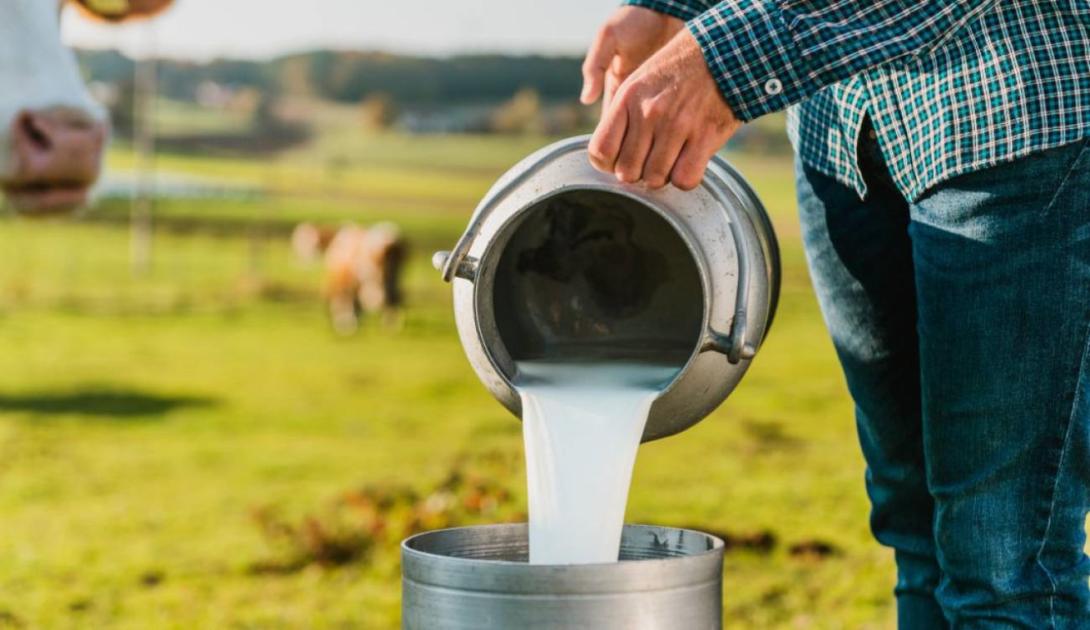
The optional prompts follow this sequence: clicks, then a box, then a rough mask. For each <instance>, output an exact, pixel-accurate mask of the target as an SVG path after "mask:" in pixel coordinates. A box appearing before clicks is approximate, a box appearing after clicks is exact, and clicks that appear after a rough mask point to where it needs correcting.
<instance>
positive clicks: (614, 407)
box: [516, 361, 679, 564]
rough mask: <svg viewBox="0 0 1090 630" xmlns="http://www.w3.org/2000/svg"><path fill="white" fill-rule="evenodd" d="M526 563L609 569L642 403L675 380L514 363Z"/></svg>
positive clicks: (646, 368) (652, 368) (668, 374)
mask: <svg viewBox="0 0 1090 630" xmlns="http://www.w3.org/2000/svg"><path fill="white" fill-rule="evenodd" d="M518 369H519V381H518V383H516V385H517V386H518V390H519V393H520V395H521V397H522V421H523V428H522V435H523V441H524V443H525V448H526V477H527V486H528V494H529V512H530V514H529V516H530V563H531V564H590V563H601V562H616V561H617V558H618V553H619V551H620V546H621V530H622V528H623V526H624V512H625V505H626V504H627V502H628V488H629V484H630V482H631V480H632V467H633V464H635V461H636V451H637V449H638V448H639V445H640V437H641V436H642V435H643V429H644V425H645V424H646V423H647V415H648V412H649V410H650V408H651V403H653V402H654V401H655V398H657V397H658V395H659V394H660V393H661V392H662V390H663V389H664V388H665V387H667V386H668V385H669V383H670V381H671V380H673V378H674V377H675V376H676V374H677V373H678V371H679V368H678V367H677V366H666V365H659V364H649V363H624V362H608V363H597V362H593V363H570V362H556V361H525V362H519V363H518Z"/></svg>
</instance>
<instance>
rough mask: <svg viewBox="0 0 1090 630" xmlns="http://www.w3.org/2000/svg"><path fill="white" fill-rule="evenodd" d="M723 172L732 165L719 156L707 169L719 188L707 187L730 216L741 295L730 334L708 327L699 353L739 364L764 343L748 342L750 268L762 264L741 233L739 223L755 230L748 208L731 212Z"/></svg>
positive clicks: (727, 187)
mask: <svg viewBox="0 0 1090 630" xmlns="http://www.w3.org/2000/svg"><path fill="white" fill-rule="evenodd" d="M720 169H730V166H729V165H728V164H726V163H725V162H723V161H722V159H721V158H719V157H718V156H716V157H715V158H714V160H713V162H712V164H710V165H709V166H708V170H707V171H706V173H705V177H706V178H709V179H715V180H717V181H716V183H717V185H715V186H705V188H706V189H707V190H708V191H709V192H710V193H711V194H712V195H713V196H714V197H715V199H716V201H718V202H719V205H721V206H722V207H723V211H724V212H726V213H727V215H728V220H729V221H730V232H731V237H732V239H733V240H734V246H735V250H736V251H737V252H738V292H737V296H736V297H735V301H734V316H733V317H732V318H731V321H730V322H729V325H728V331H727V332H721V331H719V330H716V329H715V328H714V327H713V326H709V329H708V332H707V333H706V338H705V341H704V343H703V344H702V345H701V348H700V351H701V352H707V351H709V350H710V351H713V352H719V353H721V354H724V355H726V357H727V361H729V362H731V363H739V362H741V361H742V360H749V359H752V358H753V357H754V356H755V355H756V354H757V347H758V345H760V343H761V340H760V339H758V340H750V339H749V325H748V324H749V322H748V317H747V309H748V306H749V285H750V273H749V267H750V265H754V264H756V265H757V266H760V264H759V261H757V260H755V257H754V255H753V252H752V251H751V250H752V244H751V243H750V242H749V241H747V240H746V238H745V235H744V234H743V231H742V226H741V225H740V224H739V222H740V221H747V222H750V227H751V228H752V229H755V228H754V226H753V225H752V222H751V221H750V217H749V216H748V214H747V213H746V211H745V209H741V210H740V211H738V212H731V211H730V209H731V208H733V207H735V205H732V204H731V202H730V200H729V199H727V198H726V196H725V195H724V194H723V191H724V190H728V189H730V186H729V182H728V181H727V178H726V177H724V176H723V174H722V173H721V171H720ZM730 170H733V169H730ZM728 172H729V171H728Z"/></svg>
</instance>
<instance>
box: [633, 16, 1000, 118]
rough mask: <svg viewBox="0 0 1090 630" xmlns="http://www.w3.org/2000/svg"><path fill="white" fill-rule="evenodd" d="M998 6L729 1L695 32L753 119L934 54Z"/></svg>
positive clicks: (738, 107)
mask: <svg viewBox="0 0 1090 630" xmlns="http://www.w3.org/2000/svg"><path fill="white" fill-rule="evenodd" d="M639 1H640V2H651V1H652V0H639ZM997 1H998V0H724V1H723V2H719V3H718V4H716V5H715V6H713V7H711V8H709V9H708V10H706V11H705V12H703V13H701V14H700V15H698V16H696V17H694V18H690V19H689V24H688V26H689V30H690V32H691V33H692V34H693V36H694V37H695V38H696V40H697V42H698V43H699V44H700V47H701V49H702V51H703V53H704V58H705V61H707V63H708V67H709V69H710V70H711V72H712V75H713V76H714V77H715V79H716V82H717V84H718V86H719V89H720V91H721V92H722V94H723V97H724V98H725V99H726V101H727V104H728V105H730V107H731V109H733V110H734V112H735V113H736V114H737V115H738V117H739V118H741V119H742V120H752V119H754V118H757V117H759V116H761V115H763V114H767V113H769V112H773V111H777V110H780V109H783V108H785V107H787V106H788V105H791V104H793V103H796V102H798V101H801V100H803V99H805V98H807V97H808V96H810V95H812V94H814V93H815V92H817V91H818V90H820V89H821V88H823V87H825V86H827V85H830V84H832V83H836V82H838V81H841V80H843V79H846V78H848V77H851V76H853V75H855V74H857V73H859V72H862V71H864V70H867V69H869V68H872V67H875V66H880V65H883V64H887V63H889V62H891V61H894V60H896V59H899V58H901V57H904V56H908V55H915V54H923V53H925V52H927V51H929V50H932V49H933V48H934V47H936V46H938V45H940V44H941V43H942V42H943V41H945V40H946V38H947V37H949V36H951V35H953V34H955V33H956V32H957V31H958V30H959V29H961V28H962V27H963V26H965V25H966V24H967V23H969V22H970V21H972V20H974V19H976V18H978V17H979V16H980V15H981V14H982V13H983V12H984V11H986V10H987V9H989V8H990V7H992V6H993V5H994V4H995V3H996V2H997ZM659 4H662V0H660V1H659ZM672 4H685V5H686V6H695V5H696V4H698V2H697V0H684V2H682V1H680V0H672Z"/></svg>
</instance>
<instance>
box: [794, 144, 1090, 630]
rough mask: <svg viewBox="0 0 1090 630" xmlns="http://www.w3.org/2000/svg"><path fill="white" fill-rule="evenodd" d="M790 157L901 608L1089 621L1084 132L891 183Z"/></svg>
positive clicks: (1003, 618) (904, 613)
mask: <svg viewBox="0 0 1090 630" xmlns="http://www.w3.org/2000/svg"><path fill="white" fill-rule="evenodd" d="M860 160H861V163H862V164H863V165H864V170H865V172H866V175H867V180H868V188H869V193H868V196H867V199H866V200H860V199H859V197H858V196H857V194H856V193H855V192H854V191H853V190H851V189H850V188H848V187H846V186H844V185H842V184H840V183H838V182H836V181H835V180H833V179H832V178H829V177H827V176H825V175H823V174H821V173H818V172H816V171H814V170H812V169H810V168H808V167H806V166H804V165H801V164H800V165H799V166H798V192H799V205H800V214H801V218H802V227H803V239H804V242H805V245H806V252H807V258H808V261H809V264H810V270H811V275H812V277H813V282H814V287H815V289H816V291H817V294H818V298H819V300H820V303H821V307H822V312H823V314H824V316H825V321H826V324H827V325H828V328H829V331H830V333H831V335H832V338H833V342H834V345H835V347H836V350H837V353H838V355H839V358H840V362H841V364H842V366H843V369H844V373H845V376H846V380H847V384H848V388H849V390H850V392H851V395H852V397H853V399H854V401H855V405H856V420H857V424H858V430H859V438H860V442H861V443H862V447H863V453H864V456H865V458H866V461H867V477H866V485H867V491H868V494H869V496H870V499H871V503H872V508H873V509H872V513H871V528H872V530H873V531H874V534H875V537H876V538H877V539H878V541H879V542H881V543H882V544H884V545H887V546H889V547H892V548H893V549H894V550H895V554H896V560H897V569H898V580H897V588H896V591H895V592H896V595H897V612H898V619H899V625H900V627H901V628H904V629H908V630H915V629H927V630H931V629H942V628H957V629H962V628H965V629H970V628H971V629H991V628H1031V629H1033V630H1038V629H1043V628H1064V629H1067V628H1090V588H1088V585H1087V584H1088V576H1090V559H1088V558H1087V556H1086V555H1085V553H1084V551H1083V548H1084V545H1085V542H1086V533H1085V532H1086V529H1085V526H1086V516H1087V511H1088V509H1090V369H1088V368H1090V356H1088V352H1087V344H1088V341H1090V141H1083V142H1079V143H1076V144H1072V145H1067V146H1064V147H1060V148H1057V149H1052V150H1048V151H1043V152H1040V153H1037V154H1035V155H1031V156H1029V157H1025V158H1022V159H1019V160H1016V161H1014V162H1011V163H1006V164H1002V165H999V166H995V167H992V168H988V169H985V170H982V171H979V172H975V173H971V174H968V175H963V176H960V177H957V178H955V179H953V180H951V181H949V182H947V183H945V184H942V185H940V186H938V187H936V188H935V189H933V190H932V191H930V192H928V193H927V194H926V195H924V196H923V198H921V199H919V200H917V201H916V202H914V203H909V202H907V201H906V200H905V199H904V198H903V197H902V196H901V195H900V194H899V193H898V192H897V191H896V189H895V188H894V187H893V185H892V183H891V182H890V180H889V177H888V173H887V171H886V168H885V163H884V162H883V160H882V156H881V153H880V150H879V149H878V147H877V145H876V144H875V143H874V141H873V140H870V139H869V138H868V137H866V135H864V139H863V140H862V141H861V143H860Z"/></svg>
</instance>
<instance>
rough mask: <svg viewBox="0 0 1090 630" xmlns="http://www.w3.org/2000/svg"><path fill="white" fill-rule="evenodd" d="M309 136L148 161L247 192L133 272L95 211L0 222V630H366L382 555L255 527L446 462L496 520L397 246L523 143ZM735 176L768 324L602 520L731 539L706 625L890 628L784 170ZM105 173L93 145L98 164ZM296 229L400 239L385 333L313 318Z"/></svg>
mask: <svg viewBox="0 0 1090 630" xmlns="http://www.w3.org/2000/svg"><path fill="white" fill-rule="evenodd" d="M323 142H324V143H325V144H324V145H323V146H325V147H326V149H327V150H326V151H324V152H323V153H321V154H318V153H313V152H309V151H308V150H301V151H299V152H296V153H295V154H292V155H288V156H286V157H284V158H282V159H280V160H276V161H262V160H252V161H246V160H237V159H234V160H232V159H218V160H212V159H203V158H195V157H186V156H163V157H162V158H161V159H160V160H159V164H160V166H161V167H162V168H164V169H169V170H171V171H177V172H182V173H189V174H193V175H198V176H207V177H215V178H219V179H222V180H230V181H236V182H239V183H245V184H248V185H249V184H254V185H258V186H261V187H264V188H267V189H270V190H271V192H272V193H273V194H272V195H271V196H270V197H269V198H267V199H239V200H225V201H212V200H199V201H184V200H175V201H164V202H163V203H161V204H160V206H159V209H158V211H159V213H160V217H161V218H162V222H161V223H160V224H159V225H160V229H159V231H158V232H157V234H156V241H155V262H154V266H153V269H152V271H151V272H150V273H149V274H147V275H144V276H134V275H133V274H132V273H131V272H130V269H129V262H128V231H127V227H126V226H125V224H124V222H123V220H122V219H123V218H124V213H125V207H124V206H123V205H121V204H117V203H107V204H104V206H103V207H101V208H99V209H97V210H95V211H93V212H91V213H89V214H87V215H86V216H85V217H84V218H83V219H81V220H77V221H75V222H45V223H43V222H28V221H22V220H16V219H11V218H9V219H7V220H3V221H2V222H0V347H3V348H4V349H5V352H4V353H3V358H2V359H0V383H2V385H0V628H5V627H26V628H134V629H135V628H141V629H144V628H376V629H383V628H394V627H397V623H398V606H399V601H398V599H399V588H400V585H399V573H398V566H397V545H396V540H394V539H392V538H391V537H389V536H387V537H386V538H382V537H376V538H375V540H377V541H379V542H378V544H377V546H376V547H374V548H372V549H370V551H369V553H366V554H358V555H356V554H353V553H351V550H349V552H346V554H344V555H343V556H337V557H332V556H330V557H324V559H323V557H319V556H320V554H314V555H315V558H310V559H313V560H314V561H313V562H309V561H308V557H307V555H306V552H307V551H308V550H309V551H311V552H313V551H314V550H315V549H316V548H321V549H324V548H325V547H322V546H321V545H320V544H319V545H318V546H317V547H315V543H314V541H313V540H312V539H308V538H306V535H305V531H310V530H308V529H307V528H306V527H303V526H299V530H300V531H304V534H302V535H297V536H295V538H296V539H297V540H295V541H294V542H293V539H292V537H291V536H290V535H289V536H288V539H287V540H286V541H284V540H281V541H279V542H278V541H277V539H275V538H273V539H270V538H269V536H268V534H267V532H263V530H262V528H261V527H260V526H259V525H260V519H255V516H254V515H255V513H259V514H264V513H274V514H277V515H278V516H277V517H276V518H278V519H281V521H282V522H284V523H288V524H293V523H294V524H299V523H306V522H307V520H306V518H307V516H308V515H310V516H311V517H313V518H314V519H316V521H315V522H322V523H327V525H326V528H327V529H330V528H332V529H334V530H337V531H341V530H338V529H337V528H338V527H340V528H342V529H344V530H345V531H348V532H349V533H351V527H352V523H351V522H346V521H351V520H352V516H351V514H352V513H351V512H344V511H343V510H342V511H341V512H337V508H336V507H335V506H337V505H339V503H338V497H343V496H344V495H345V493H350V492H351V491H352V490H353V489H356V488H361V487H365V486H368V487H370V488H372V489H374V488H379V489H380V490H381V489H382V488H386V487H391V488H394V487H398V486H400V485H408V486H410V487H411V488H412V489H413V490H415V491H417V492H419V493H421V494H424V495H427V494H428V493H430V492H431V491H432V490H433V489H434V488H435V487H436V486H438V485H439V484H441V483H442V482H443V480H444V479H445V478H446V477H447V476H448V475H449V474H450V471H451V468H452V467H454V466H458V465H468V466H470V467H476V468H478V469H479V470H481V471H483V472H482V473H479V474H483V475H489V474H492V473H490V472H489V471H491V470H493V468H490V467H489V466H493V464H490V463H489V462H491V461H494V460H496V459H499V460H503V461H507V462H508V463H509V464H510V462H514V463H515V464H514V465H508V467H507V469H505V470H504V472H503V473H502V474H500V473H495V474H494V476H495V477H497V482H498V483H499V484H500V485H502V487H503V491H504V492H507V493H510V499H509V500H507V501H506V502H505V503H504V505H503V506H502V507H501V508H500V509H497V510H495V511H493V512H488V511H478V512H476V513H473V514H467V515H465V516H464V518H465V519H468V520H471V521H474V522H481V521H488V520H502V519H505V518H511V517H512V516H513V515H515V514H517V513H518V512H519V511H521V509H522V506H523V505H524V492H525V490H524V488H523V482H524V479H523V477H522V473H521V472H520V471H519V462H520V459H519V458H520V457H521V439H520V434H519V425H518V423H517V422H515V421H514V420H513V419H512V418H510V417H509V416H508V415H507V414H506V412H505V411H504V410H503V409H502V408H501V407H500V406H499V405H498V404H496V403H495V402H494V401H493V400H492V399H491V398H490V397H489V395H488V393H487V392H486V391H485V389H484V388H483V387H482V386H481V385H480V384H479V383H478V382H477V380H476V378H475V376H474V374H473V373H472V371H471V370H470V368H469V366H468V364H467V363H466V362H465V359H464V357H463V355H462V351H461V348H460V347H459V345H458V341H457V338H456V334H455V330H454V326H453V322H452V317H451V313H450V300H449V295H448V287H447V286H446V285H444V284H443V283H441V282H440V281H439V279H438V277H437V275H436V274H435V273H434V272H433V271H432V270H431V269H430V267H429V266H428V263H427V260H428V258H429V254H430V252H431V250H432V249H433V248H436V247H442V246H449V245H450V244H451V243H453V241H454V239H455V238H456V237H457V235H458V233H459V231H460V229H461V228H462V227H463V225H464V223H465V221H466V219H467V217H468V214H469V211H470V210H471V209H472V207H473V205H474V204H475V202H476V200H477V199H478V198H479V197H480V195H481V194H482V193H483V192H484V190H485V189H486V187H487V186H488V185H489V184H490V183H491V182H492V181H493V180H494V178H495V177H496V176H497V175H498V174H499V173H500V172H502V170H503V169H504V168H505V167H506V166H508V165H510V164H511V163H513V162H514V161H515V160H517V159H518V158H520V157H522V156H523V155H525V154H526V153H528V152H529V151H530V150H531V149H532V148H534V147H536V146H538V145H540V144H542V143H543V142H545V140H544V139H540V138H527V139H502V138H473V137H467V138H427V139H407V138H401V137H396V136H389V137H376V138H370V139H366V140H359V141H355V142H351V143H347V144H344V145H343V146H342V144H340V143H339V141H338V140H337V139H336V138H326V139H325V140H323ZM330 156H332V157H330ZM735 161H736V163H737V164H738V166H739V167H740V168H741V170H742V171H743V172H744V173H745V174H747V175H748V176H749V177H750V178H751V179H752V181H753V182H754V184H755V186H756V188H757V190H758V192H759V194H760V195H761V196H762V197H763V198H764V200H765V202H766V204H767V205H768V206H769V209H770V211H771V213H772V214H773V215H774V219H775V222H776V225H777V227H778V229H779V233H780V237H781V240H782V244H783V248H784V264H785V269H784V272H785V276H784V282H785V286H784V295H783V300H782V305H781V310H780V314H779V316H778V319H777V322H776V327H775V329H774V330H773V331H772V335H771V337H770V338H769V341H768V343H767V345H766V346H765V348H764V349H763V350H762V352H761V354H760V356H759V357H758V359H757V360H756V362H755V364H754V366H753V368H752V370H751V372H750V374H749V375H747V377H746V379H745V380H744V381H743V383H742V386H741V388H740V389H739V390H738V391H737V393H736V394H735V395H734V396H733V397H732V398H731V399H730V400H729V401H728V402H727V404H726V405H724V406H723V407H722V408H721V409H720V410H718V411H717V412H716V413H715V414H713V415H712V416H711V417H710V418H708V419H707V420H705V421H704V422H702V423H701V424H699V425H698V426H696V427H695V428H693V429H691V430H690V431H688V432H686V433H683V434H681V435H679V436H677V437H674V438H671V439H667V440H663V441H660V442H656V443H653V444H649V445H647V446H645V447H644V448H643V449H642V450H641V452H640V456H639V460H638V464H637V471H636V475H635V480H634V482H633V492H632V496H631V499H630V503H629V517H628V518H629V520H630V521H633V522H645V523H655V524H666V525H686V526H694V527H699V528H704V529H708V530H714V531H717V532H722V533H725V534H729V535H730V536H731V538H732V540H733V541H734V542H735V545H736V546H735V547H734V548H732V550H731V551H730V552H729V553H728V555H727V563H726V575H725V582H726V586H725V605H726V612H725V620H726V627H728V628H733V629H741V628H830V629H832V628H853V629H854V628H887V627H891V626H892V611H891V597H890V595H889V593H890V591H891V588H892V584H893V568H892V556H891V554H890V553H889V552H887V551H886V550H883V549H881V548H879V547H878V546H877V545H875V544H874V543H873V542H871V540H870V538H869V536H868V533H867V526H866V521H867V504H866V499H865V496H864V492H863V485H862V476H863V465H862V462H861V458H860V456H859V454H858V452H857V450H858V449H857V447H856V444H855V433H854V425H853V421H852V418H851V409H850V403H849V401H848V399H847V396H846V394H845V391H844V386H843V383H842V378H841V376H840V373H839V370H838V368H837V366H836V363H835V359H834V356H833V352H832V349H831V346H830V344H829V343H828V341H827V339H826V336H825V333H824V330H823V327H822V324H821V320H820V316H819V314H818V312H817V308H816V304H815V301H814V298H813V296H812V294H811V289H810V285H809V281H808V279H807V276H806V271H805V265H804V261H803V258H802V253H801V248H800V243H799V237H798V228H797V223H796V219H795V217H794V206H793V202H792V184H791V178H790V167H789V164H788V162H787V161H785V160H783V159H780V158H757V157H745V156H740V157H738V158H737V159H736V160H735ZM128 164H131V157H130V156H129V155H127V153H126V152H125V151H124V148H123V147H122V148H119V149H118V150H116V151H115V152H114V153H113V154H112V155H111V165H112V166H113V167H115V168H121V169H124V168H125V167H126V166H127V165H128ZM300 219H319V220H325V221H329V222H337V221H340V220H345V219H353V220H359V221H373V220H379V219H392V220H396V221H398V222H399V223H401V224H402V225H403V226H404V228H405V229H406V231H407V232H408V234H409V236H410V238H411V239H412V241H413V246H414V249H413V254H414V255H413V260H412V265H411V268H410V270H409V273H408V295H409V304H410V306H409V310H408V312H407V315H406V318H405V322H404V324H403V326H402V327H401V328H400V329H398V330H391V329H387V328H383V327H382V326H379V325H377V324H371V325H369V326H368V327H366V328H365V329H364V330H363V331H361V332H360V334H358V335H356V336H355V337H351V338H347V339H346V338H338V337H336V336H334V335H333V334H332V333H331V332H330V330H329V328H328V326H327V324H326V322H325V319H324V317H323V312H322V308H321V305H320V303H319V301H318V293H317V287H318V283H319V276H318V274H317V272H316V270H314V269H306V268H302V267H300V266H299V265H298V264H296V263H295V261H293V260H292V259H291V257H290V253H289V250H288V247H287V245H286V241H285V239H284V238H283V229H284V226H287V225H290V224H291V223H292V222H294V221H297V220H300ZM459 462H462V463H461V464H460V463H459ZM464 462H469V464H464ZM331 512H333V513H334V516H328V514H330V513H331ZM338 514H339V516H338ZM346 514H347V516H345V515H346ZM452 518H454V517H452ZM457 518H462V517H460V516H459V517H457ZM323 519H325V520H323ZM331 519H332V522H333V524H332V525H330V524H329V523H330V522H331ZM337 519H340V520H337ZM297 533H298V532H297ZM300 536H302V538H303V540H302V542H300V540H298V539H299V538H300ZM346 536H347V538H346V539H347V540H348V541H349V542H351V541H352V540H355V539H353V538H351V536H349V535H346ZM311 538H313V537H311ZM319 542H321V541H319ZM799 545H801V547H800V548H796V549H794V550H793V549H792V548H793V547H794V546H799ZM300 549H302V551H300ZM293 554H294V555H293ZM262 567H264V569H263V568H262ZM270 567H272V569H270Z"/></svg>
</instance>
